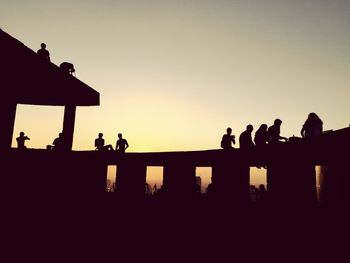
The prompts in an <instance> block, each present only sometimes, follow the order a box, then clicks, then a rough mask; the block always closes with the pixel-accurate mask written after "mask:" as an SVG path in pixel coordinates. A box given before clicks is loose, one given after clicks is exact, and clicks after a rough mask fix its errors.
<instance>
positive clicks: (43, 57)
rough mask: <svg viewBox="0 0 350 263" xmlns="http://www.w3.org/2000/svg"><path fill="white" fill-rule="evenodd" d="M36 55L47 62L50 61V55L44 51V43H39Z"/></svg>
mask: <svg viewBox="0 0 350 263" xmlns="http://www.w3.org/2000/svg"><path fill="white" fill-rule="evenodd" d="M37 54H38V55H39V56H40V57H41V58H42V59H45V60H47V61H50V53H49V51H48V50H47V49H46V44H45V43H41V49H39V50H38V51H37Z"/></svg>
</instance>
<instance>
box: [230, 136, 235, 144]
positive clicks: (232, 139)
mask: <svg viewBox="0 0 350 263" xmlns="http://www.w3.org/2000/svg"><path fill="white" fill-rule="evenodd" d="M231 141H232V143H233V144H236V140H235V136H234V135H231Z"/></svg>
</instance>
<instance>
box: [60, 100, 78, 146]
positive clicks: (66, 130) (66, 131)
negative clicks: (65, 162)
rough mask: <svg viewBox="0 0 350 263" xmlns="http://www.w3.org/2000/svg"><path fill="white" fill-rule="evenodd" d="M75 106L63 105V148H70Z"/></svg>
mask: <svg viewBox="0 0 350 263" xmlns="http://www.w3.org/2000/svg"><path fill="white" fill-rule="evenodd" d="M75 112H76V106H74V105H66V106H65V107H64V119H63V129H62V132H63V137H64V144H65V149H66V150H68V151H70V150H72V145H73V135H74V122H75Z"/></svg>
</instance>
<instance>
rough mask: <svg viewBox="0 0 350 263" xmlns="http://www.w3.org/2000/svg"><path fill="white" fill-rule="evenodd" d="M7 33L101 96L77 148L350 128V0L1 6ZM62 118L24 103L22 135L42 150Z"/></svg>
mask: <svg viewBox="0 0 350 263" xmlns="http://www.w3.org/2000/svg"><path fill="white" fill-rule="evenodd" d="M0 27H1V28H2V29H3V30H4V31H6V32H8V33H9V34H11V35H12V36H14V37H15V38H17V39H19V40H20V41H22V42H23V43H24V44H25V45H27V46H28V47H29V48H31V49H33V50H35V51H36V50H38V49H39V48H40V43H41V42H44V43H46V44H47V48H48V50H49V51H50V54H51V61H52V62H54V63H55V64H58V65H59V64H60V63H61V62H63V61H68V62H71V63H73V64H74V65H75V68H76V76H77V77H78V78H79V79H81V80H82V81H83V82H85V83H87V84H88V85H90V86H91V87H93V88H94V89H96V90H97V91H98V92H100V94H101V106H98V107H80V108H78V110H77V116H76V127H75V137H74V144H73V148H74V149H76V150H88V149H93V142H94V139H95V138H96V137H97V134H98V133H99V132H103V133H104V137H105V140H106V143H111V144H113V145H115V141H116V138H117V133H119V132H121V133H123V135H124V137H125V138H126V139H127V140H128V141H129V144H130V149H129V151H130V152H144V151H178V150H202V149H217V148H219V145H220V139H221V136H222V135H223V134H224V133H225V130H226V128H227V127H231V128H232V129H233V134H235V135H236V136H237V137H238V136H239V134H240V133H241V132H242V131H243V130H244V129H245V126H246V125H247V124H253V126H254V127H255V129H256V128H258V126H259V125H260V124H262V123H266V124H268V125H271V124H272V123H273V120H274V119H275V118H280V119H282V120H283V124H282V127H281V135H283V136H286V137H289V136H292V135H293V134H294V135H296V136H299V135H300V129H301V126H302V124H303V122H304V121H305V119H306V117H307V114H308V113H310V112H316V113H317V114H318V115H319V116H320V118H321V119H322V120H323V122H324V129H325V130H328V129H339V128H343V127H347V126H349V124H350V103H349V97H350V88H349V83H350V72H349V71H350V1H348V0H332V1H331V0H255V1H254V0H251V1H250V0H245V1H243V0H242V1H234V0H230V1H229V0H227V1H225V0H213V1H211V0H197V1H195V0H177V1H175V0H174V1H172V0H139V1H134V0H125V1H118V0H113V1H112V0H111V1H107V0H98V1H92V0H85V1H76V0H70V1H66V0H61V1H50V0H46V1H42V0H40V1H39V0H31V1H28V0H22V1H18V0H0ZM49 88H50V87H48V89H49ZM62 120H63V108H54V107H40V106H24V105H19V106H18V108H17V118H16V124H15V134H14V136H15V137H16V136H18V133H19V131H24V132H25V133H26V134H27V135H28V136H29V137H30V138H31V140H30V141H28V142H26V145H27V146H28V147H31V148H44V147H45V146H46V145H47V144H50V143H52V141H53V139H54V138H55V137H56V136H57V134H58V133H59V132H60V131H61V129H62Z"/></svg>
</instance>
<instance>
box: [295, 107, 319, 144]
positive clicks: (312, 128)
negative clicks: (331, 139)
mask: <svg viewBox="0 0 350 263" xmlns="http://www.w3.org/2000/svg"><path fill="white" fill-rule="evenodd" d="M322 125H323V122H322V120H321V119H320V118H319V117H318V116H317V114H316V113H314V112H311V113H309V115H308V117H307V120H306V121H305V123H304V125H303V128H302V129H301V131H300V133H301V136H302V137H303V138H305V139H310V138H315V137H317V136H319V135H321V134H322V132H323V128H322Z"/></svg>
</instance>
